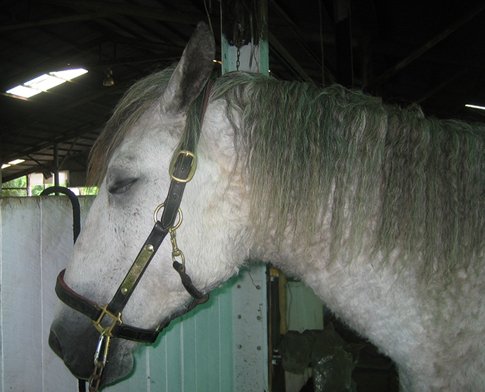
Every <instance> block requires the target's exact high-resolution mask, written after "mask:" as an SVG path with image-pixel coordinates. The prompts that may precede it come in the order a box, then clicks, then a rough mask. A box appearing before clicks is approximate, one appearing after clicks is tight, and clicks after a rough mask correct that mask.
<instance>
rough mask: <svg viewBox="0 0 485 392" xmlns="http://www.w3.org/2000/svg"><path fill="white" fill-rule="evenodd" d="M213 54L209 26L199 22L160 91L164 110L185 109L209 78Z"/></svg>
mask: <svg viewBox="0 0 485 392" xmlns="http://www.w3.org/2000/svg"><path fill="white" fill-rule="evenodd" d="M214 56H215V42H214V37H213V35H212V33H211V31H210V30H209V27H208V26H207V25H206V24H205V23H203V22H199V24H198V25H197V27H196V29H195V31H194V33H193V34H192V37H191V38H190V40H189V42H188V44H187V46H186V47H185V49H184V52H183V54H182V58H181V59H180V61H179V63H178V64H177V67H176V68H175V71H174V72H173V74H172V76H171V78H170V80H169V82H168V85H167V88H166V89H165V92H164V93H163V96H162V105H163V109H164V110H166V111H168V112H171V113H181V112H184V111H186V110H187V108H188V107H189V105H190V104H191V103H192V101H193V100H194V99H195V98H197V96H198V95H199V94H200V93H201V91H202V89H203V88H204V86H205V83H206V82H207V80H208V79H209V77H210V75H211V73H212V69H213V67H214V62H213V59H214Z"/></svg>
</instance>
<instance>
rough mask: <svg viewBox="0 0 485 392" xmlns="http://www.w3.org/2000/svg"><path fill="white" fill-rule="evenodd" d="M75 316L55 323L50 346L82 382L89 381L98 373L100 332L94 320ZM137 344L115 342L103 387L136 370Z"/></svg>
mask: <svg viewBox="0 0 485 392" xmlns="http://www.w3.org/2000/svg"><path fill="white" fill-rule="evenodd" d="M67 312H68V313H73V314H70V316H71V317H66V316H60V317H58V318H56V320H54V322H53V323H52V326H51V330H50V334H49V346H50V347H51V349H52V350H53V351H54V352H55V353H56V354H57V355H58V356H59V357H60V358H61V359H62V360H63V362H64V364H65V365H66V367H67V368H68V369H69V371H70V372H71V373H72V374H73V375H74V376H75V377H76V378H78V379H80V380H88V379H89V378H90V376H91V375H92V374H93V370H94V356H95V352H96V348H97V345H98V341H99V333H98V331H97V330H96V329H95V328H94V327H93V324H92V322H91V321H90V320H87V319H85V318H83V319H81V318H80V317H78V316H77V315H75V314H74V312H71V311H70V310H68V311H67ZM133 348H134V343H132V342H128V341H125V340H120V339H113V341H112V344H111V350H110V354H109V357H108V361H107V363H106V367H105V369H104V371H103V376H102V379H101V386H105V385H107V384H112V383H114V382H116V381H118V380H120V379H122V378H124V377H126V376H127V375H128V374H129V373H130V372H131V370H132V369H133V363H134V360H133V355H132V350H133Z"/></svg>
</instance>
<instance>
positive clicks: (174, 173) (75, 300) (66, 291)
mask: <svg viewBox="0 0 485 392" xmlns="http://www.w3.org/2000/svg"><path fill="white" fill-rule="evenodd" d="M209 95H210V81H209V83H208V84H207V86H206V87H205V91H204V95H203V101H202V106H201V110H200V123H201V124H202V120H203V118H204V114H205V111H206V108H207V105H208V100H209ZM199 131H200V130H199ZM194 139H197V138H194ZM195 143H196V141H195V140H194V141H193V142H192V144H193V145H191V146H187V148H188V149H187V150H181V151H178V153H176V154H175V155H174V158H173V159H172V164H171V165H170V166H171V169H170V176H171V183H170V188H169V191H168V194H167V197H166V199H165V201H164V203H163V204H162V206H163V213H162V216H161V217H160V219H159V220H157V221H156V222H155V224H154V226H153V228H152V231H151V232H150V234H149V235H148V237H147V239H146V240H145V242H144V244H143V246H142V247H141V249H140V251H139V253H138V255H137V257H136V258H135V261H134V262H133V264H132V265H131V267H130V269H129V271H128V272H127V273H126V275H125V278H124V279H123V281H122V282H121V284H120V285H119V287H118V289H117V290H116V293H115V294H114V296H113V298H112V299H111V301H110V302H109V303H108V304H107V305H105V306H100V305H98V304H96V303H95V302H93V301H91V300H89V299H88V298H86V297H84V296H82V295H81V294H78V293H76V292H75V291H74V290H73V289H71V288H70V287H69V286H68V285H67V283H66V282H65V281H64V273H65V270H62V271H61V272H60V273H59V275H58V277H57V282H56V288H55V291H56V294H57V296H58V297H59V299H60V300H61V301H63V302H64V303H65V304H66V305H68V306H70V307H71V308H73V309H75V310H77V311H78V312H81V313H82V314H84V315H86V316H87V317H89V318H90V319H91V320H93V323H94V326H95V327H96V329H97V330H98V332H100V335H101V336H104V335H106V336H108V337H116V338H122V339H128V340H134V341H138V342H146V343H153V342H154V341H155V340H156V338H157V336H158V334H159V333H160V332H161V331H162V330H163V328H165V327H166V326H167V325H168V324H169V323H170V321H171V320H173V319H175V318H177V317H179V316H181V315H182V314H184V313H186V312H188V311H190V310H191V309H192V308H194V307H195V306H197V305H198V304H201V303H204V302H206V301H207V300H208V298H209V295H208V294H204V293H202V292H200V291H199V290H198V289H197V288H196V287H195V286H194V285H193V283H192V280H191V278H190V276H189V275H188V274H187V273H186V271H185V265H184V263H183V262H182V263H180V262H178V261H177V260H175V259H173V268H174V269H175V270H176V271H177V272H178V274H179V275H180V278H181V281H182V284H183V286H184V287H185V289H186V290H187V292H188V293H189V294H190V295H191V296H192V302H191V303H190V304H189V305H188V306H187V307H185V308H183V309H182V310H180V311H179V312H176V313H175V314H172V315H171V316H170V317H169V318H167V319H166V320H164V321H163V322H162V323H161V324H160V325H159V326H158V327H157V328H155V329H144V328H138V327H134V326H131V325H126V324H124V323H123V321H122V318H121V315H122V312H123V309H124V308H125V306H126V304H127V302H128V300H129V299H130V297H131V295H132V294H133V291H134V290H135V288H136V286H137V284H138V283H139V281H140V279H141V277H142V276H143V274H144V272H145V271H146V268H147V267H148V265H149V263H150V262H151V260H152V259H153V257H154V256H155V253H156V252H157V250H158V248H159V247H160V245H161V244H162V242H163V240H164V239H165V237H166V236H167V234H169V233H170V234H171V235H172V233H171V231H172V230H174V225H175V220H176V219H177V215H178V213H179V210H180V204H181V202H182V196H183V193H184V189H185V185H186V184H187V183H188V182H189V181H190V180H191V179H192V177H193V175H194V172H195V168H196V157H195V154H194V153H193V150H195ZM189 149H191V150H192V151H190V150H189ZM100 341H101V340H100ZM106 351H107V349H106Z"/></svg>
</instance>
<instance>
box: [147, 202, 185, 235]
mask: <svg viewBox="0 0 485 392" xmlns="http://www.w3.org/2000/svg"><path fill="white" fill-rule="evenodd" d="M164 207H165V203H162V204H159V205H158V206H157V208H155V211H154V212H153V221H154V222H157V221H159V219H158V214H159V212H160V211H161V210H162V209H163V208H164ZM177 217H178V219H177V222H176V223H175V224H174V225H173V226H172V228H171V229H172V230H177V229H178V228H179V227H180V225H181V224H182V222H183V220H184V215H183V214H182V209H180V208H179V209H178V211H177Z"/></svg>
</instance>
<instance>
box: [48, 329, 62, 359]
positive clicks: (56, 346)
mask: <svg viewBox="0 0 485 392" xmlns="http://www.w3.org/2000/svg"><path fill="white" fill-rule="evenodd" d="M49 346H50V347H51V349H52V350H53V351H54V352H55V353H56V354H57V355H59V357H61V358H62V357H63V356H62V347H61V343H60V342H59V339H58V338H57V336H56V334H55V333H54V332H53V331H51V332H50V334H49Z"/></svg>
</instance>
